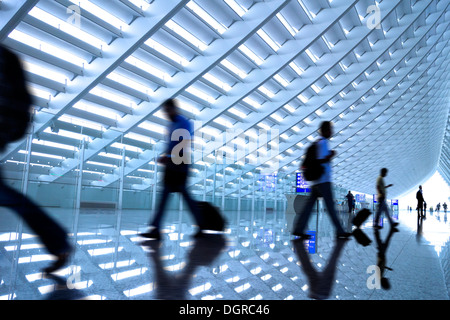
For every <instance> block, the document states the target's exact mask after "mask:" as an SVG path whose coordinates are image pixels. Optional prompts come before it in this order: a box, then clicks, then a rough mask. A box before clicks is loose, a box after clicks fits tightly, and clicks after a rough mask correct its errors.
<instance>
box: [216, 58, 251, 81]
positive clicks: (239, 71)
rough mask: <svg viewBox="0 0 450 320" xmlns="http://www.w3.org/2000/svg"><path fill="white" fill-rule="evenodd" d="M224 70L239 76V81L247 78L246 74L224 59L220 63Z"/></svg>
mask: <svg viewBox="0 0 450 320" xmlns="http://www.w3.org/2000/svg"><path fill="white" fill-rule="evenodd" d="M220 64H221V65H223V66H224V67H225V68H227V69H228V70H230V71H231V72H233V73H234V74H236V75H237V76H239V77H240V78H241V79H244V78H246V77H247V76H248V74H247V72H245V71H244V70H242V69H240V68H239V67H237V66H236V65H235V64H233V63H231V62H230V61H229V60H227V59H224V60H222V61H221V62H220Z"/></svg>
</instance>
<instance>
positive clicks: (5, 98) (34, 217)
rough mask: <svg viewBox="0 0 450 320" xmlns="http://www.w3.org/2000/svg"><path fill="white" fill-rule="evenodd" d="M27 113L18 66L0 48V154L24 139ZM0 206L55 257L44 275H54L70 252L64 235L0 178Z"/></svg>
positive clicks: (28, 107)
mask: <svg viewBox="0 0 450 320" xmlns="http://www.w3.org/2000/svg"><path fill="white" fill-rule="evenodd" d="M30 111H31V96H30V94H29V92H28V90H27V88H26V84H25V76H24V72H23V70H22V66H21V63H20V61H19V59H18V58H17V56H16V55H15V54H14V53H13V52H11V51H10V50H8V49H6V48H5V47H3V46H1V45H0V152H1V151H3V150H4V149H5V147H6V146H7V145H8V143H11V142H14V141H17V140H20V139H21V138H23V137H24V136H25V134H26V131H27V129H28V126H29V123H30V119H31V113H30ZM0 205H1V206H3V207H8V208H10V209H11V210H13V211H15V212H16V213H17V214H18V215H19V216H20V217H21V218H22V219H23V220H24V221H25V223H26V224H27V225H28V226H29V227H30V228H31V229H32V230H33V231H34V232H35V233H36V234H37V235H38V236H39V238H40V240H41V241H42V243H43V244H44V246H45V247H46V249H47V250H48V251H49V252H50V253H51V254H52V255H54V256H56V260H55V261H54V262H53V264H52V265H50V266H48V267H47V268H45V269H44V272H46V273H51V272H54V271H56V270H58V269H60V268H61V267H63V266H64V265H65V264H66V262H67V261H68V259H69V257H70V254H71V252H72V246H71V245H70V244H69V242H68V239H67V233H66V231H65V230H64V229H63V228H62V227H61V226H60V225H59V224H58V223H56V221H54V220H53V219H51V218H50V217H49V216H48V215H47V214H46V213H45V212H44V211H43V210H42V209H41V208H40V207H39V206H37V205H36V204H35V203H34V202H33V201H31V200H30V199H29V198H27V197H26V196H25V195H24V194H22V193H20V192H17V191H16V190H14V189H13V188H11V187H9V186H8V185H6V184H5V183H4V182H3V179H2V178H1V177H0ZM17 250H20V249H19V248H18V249H17Z"/></svg>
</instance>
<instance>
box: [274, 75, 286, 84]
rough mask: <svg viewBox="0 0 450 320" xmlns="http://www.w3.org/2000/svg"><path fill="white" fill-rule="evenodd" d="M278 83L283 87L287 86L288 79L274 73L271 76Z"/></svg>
mask: <svg viewBox="0 0 450 320" xmlns="http://www.w3.org/2000/svg"><path fill="white" fill-rule="evenodd" d="M273 78H274V79H275V80H276V81H277V82H278V83H279V84H281V85H282V86H283V87H287V86H288V85H289V81H288V80H286V79H285V78H283V77H282V76H281V75H280V74H276V75H275V76H274V77H273Z"/></svg>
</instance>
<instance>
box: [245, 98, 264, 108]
mask: <svg viewBox="0 0 450 320" xmlns="http://www.w3.org/2000/svg"><path fill="white" fill-rule="evenodd" d="M242 101H244V102H245V103H247V104H249V105H250V106H252V107H254V108H256V109H259V108H261V104H259V103H258V102H256V101H255V100H253V99H252V98H249V97H245V98H244V99H242Z"/></svg>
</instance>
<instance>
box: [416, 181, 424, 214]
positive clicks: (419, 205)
mask: <svg viewBox="0 0 450 320" xmlns="http://www.w3.org/2000/svg"><path fill="white" fill-rule="evenodd" d="M416 199H417V214H418V215H419V216H421V217H423V203H424V202H425V200H424V199H423V192H422V186H419V190H418V191H417V193H416Z"/></svg>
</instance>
